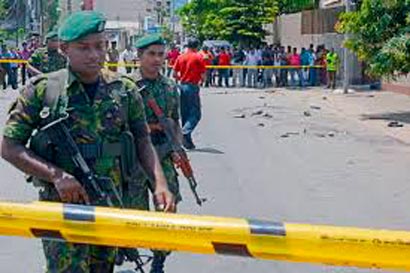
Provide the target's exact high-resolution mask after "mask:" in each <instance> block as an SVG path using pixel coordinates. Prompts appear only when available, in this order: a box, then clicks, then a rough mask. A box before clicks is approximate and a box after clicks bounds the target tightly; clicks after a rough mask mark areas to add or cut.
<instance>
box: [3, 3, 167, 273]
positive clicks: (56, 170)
mask: <svg viewBox="0 0 410 273" xmlns="http://www.w3.org/2000/svg"><path fill="white" fill-rule="evenodd" d="M104 25H105V18H104V16H103V15H102V14H100V13H97V12H91V11H82V12H78V13H74V14H72V15H71V16H70V17H69V18H67V20H66V21H65V23H64V24H63V26H62V27H61V29H60V32H59V34H60V38H61V40H62V41H63V43H62V44H61V49H62V51H63V52H64V54H66V55H67V56H68V58H69V60H70V61H69V68H68V70H65V69H64V70H60V71H58V72H54V73H51V74H45V75H40V76H39V77H37V78H35V79H32V80H31V82H30V83H29V84H28V85H27V86H26V88H25V89H24V90H23V92H22V94H21V96H20V97H19V98H18V99H17V100H16V101H15V103H14V104H13V105H12V107H11V110H10V114H9V117H8V120H7V123H6V126H5V130H4V133H3V135H4V138H3V142H2V157H3V158H4V159H6V160H7V161H9V162H10V163H11V164H13V165H14V166H16V167H17V168H19V169H21V170H22V171H23V172H25V173H26V174H29V175H31V176H33V177H34V181H35V182H37V184H39V185H42V191H41V192H40V200H47V201H58V202H64V203H74V204H77V203H81V204H84V203H86V204H89V203H95V202H94V201H95V200H90V196H89V195H88V194H87V192H86V191H85V189H84V188H83V186H82V185H81V184H80V182H79V181H78V180H77V179H76V177H75V176H74V175H73V174H74V173H75V172H74V166H73V165H72V163H71V161H70V160H69V158H67V157H66V156H64V153H59V154H58V157H57V156H54V157H53V159H51V160H46V159H44V158H43V157H42V156H40V155H38V154H36V152H34V150H31V149H28V148H26V144H27V142H28V141H29V140H30V141H34V138H35V135H34V136H32V134H33V131H35V129H37V128H39V127H41V126H42V125H43V126H44V124H42V121H43V120H42V118H44V111H45V107H44V104H45V101H46V100H47V95H48V94H49V92H50V90H48V87H50V85H49V83H50V81H51V79H54V77H55V75H57V74H56V73H60V74H62V75H63V74H64V73H65V75H66V76H67V79H66V80H65V84H64V85H63V86H65V87H63V89H64V90H65V92H61V90H51V91H53V92H59V93H60V96H59V97H58V100H57V101H56V102H57V103H56V108H55V109H53V110H52V111H53V114H54V115H58V114H59V113H64V112H65V113H68V114H69V117H68V119H67V122H66V125H67V127H68V130H69V132H70V134H71V135H72V137H73V139H74V141H75V142H76V144H77V145H78V147H79V149H80V151H84V150H85V149H82V147H88V148H87V151H88V153H87V154H85V153H84V154H83V156H84V158H85V160H86V161H87V163H88V164H89V166H90V168H91V169H92V170H93V171H94V173H95V174H96V175H97V176H98V177H107V178H109V179H111V181H112V182H113V184H115V185H116V186H117V189H118V190H119V191H121V190H122V187H123V186H124V185H123V180H122V169H121V167H120V166H119V165H120V164H119V162H120V160H121V157H120V156H121V152H119V151H118V150H121V149H115V148H111V149H110V150H108V148H107V149H106V148H104V147H108V146H111V147H115V146H116V144H118V143H119V142H120V137H121V136H122V134H123V133H129V132H131V133H132V135H133V137H134V139H135V146H136V153H137V156H138V159H139V160H140V162H141V165H142V167H143V168H144V170H145V171H146V172H147V173H149V174H151V175H152V176H153V177H154V181H155V192H154V202H155V203H156V204H157V205H158V206H163V208H164V210H165V211H170V212H173V211H174V210H175V205H174V199H173V196H172V194H171V193H170V192H169V190H168V187H167V184H166V180H165V177H164V174H163V171H162V169H161V166H160V162H159V160H158V157H157V155H156V153H155V151H154V147H153V146H152V143H151V140H150V137H149V129H148V126H147V123H146V119H145V114H144V108H143V107H144V106H143V102H142V98H141V96H140V94H139V93H138V91H137V88H136V86H135V84H134V83H133V82H132V81H131V80H129V79H126V78H124V77H120V76H118V75H117V74H115V73H112V72H109V71H105V70H103V69H102V67H103V63H104V57H105V54H106V48H105V32H104ZM60 74H58V75H60ZM124 95H126V96H125V98H127V99H126V100H122V99H121V98H124ZM124 109H127V111H123V110H124ZM62 141H64V140H62ZM39 142H41V139H40V140H39ZM30 147H31V146H30ZM92 147H94V148H95V149H92ZM117 147H118V145H117ZM90 151H101V152H96V153H95V154H93V153H92V152H90ZM100 186H101V187H102V188H104V185H100ZM138 194H139V193H135V195H136V196H137V195H138ZM43 247H44V253H45V255H46V260H47V273H112V272H113V268H114V259H115V255H116V249H115V248H111V247H101V246H93V245H84V244H71V243H66V242H59V241H47V240H44V241H43Z"/></svg>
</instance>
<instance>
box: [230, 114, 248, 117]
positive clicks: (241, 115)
mask: <svg viewBox="0 0 410 273" xmlns="http://www.w3.org/2000/svg"><path fill="white" fill-rule="evenodd" d="M233 117H234V118H246V115H245V114H239V115H235V116H233Z"/></svg>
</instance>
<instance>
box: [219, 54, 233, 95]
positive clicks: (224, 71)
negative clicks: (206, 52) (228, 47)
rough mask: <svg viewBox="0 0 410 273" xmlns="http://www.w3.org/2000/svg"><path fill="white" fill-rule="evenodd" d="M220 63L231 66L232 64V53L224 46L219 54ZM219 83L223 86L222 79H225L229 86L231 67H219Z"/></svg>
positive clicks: (226, 85)
mask: <svg viewBox="0 0 410 273" xmlns="http://www.w3.org/2000/svg"><path fill="white" fill-rule="evenodd" d="M218 60H219V61H218V65H223V66H230V65H231V55H229V53H228V52H226V51H225V48H224V47H221V51H220V53H219V55H218ZM218 72H219V78H218V85H219V87H222V79H224V82H225V87H229V69H228V68H221V69H219V71H218Z"/></svg>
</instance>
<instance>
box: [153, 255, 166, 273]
mask: <svg viewBox="0 0 410 273" xmlns="http://www.w3.org/2000/svg"><path fill="white" fill-rule="evenodd" d="M166 258H167V256H166V254H164V253H158V252H155V253H154V259H153V260H152V263H151V270H150V271H149V272H150V273H164V264H165V260H166Z"/></svg>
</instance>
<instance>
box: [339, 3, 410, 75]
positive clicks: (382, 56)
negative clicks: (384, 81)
mask: <svg viewBox="0 0 410 273" xmlns="http://www.w3.org/2000/svg"><path fill="white" fill-rule="evenodd" d="M409 23H410V0H363V1H362V3H361V6H360V8H359V10H357V11H355V12H351V13H344V14H342V16H341V18H340V22H339V24H338V26H337V30H339V31H340V32H342V33H351V34H352V35H351V38H350V39H348V40H347V41H346V42H345V46H346V47H347V48H349V49H350V50H351V51H353V52H355V53H356V54H357V56H358V57H359V59H361V60H363V61H365V63H366V64H367V72H368V74H370V75H372V76H378V77H380V76H384V77H389V78H391V77H393V78H394V77H395V76H397V75H398V74H400V73H409V72H410V27H409Z"/></svg>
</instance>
